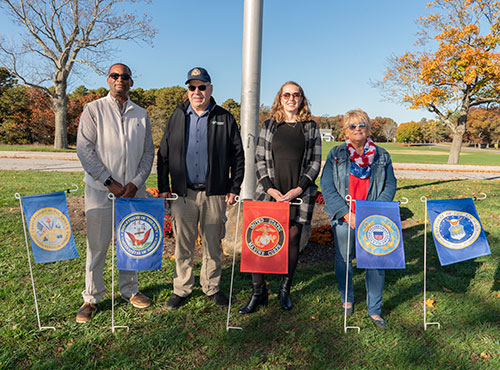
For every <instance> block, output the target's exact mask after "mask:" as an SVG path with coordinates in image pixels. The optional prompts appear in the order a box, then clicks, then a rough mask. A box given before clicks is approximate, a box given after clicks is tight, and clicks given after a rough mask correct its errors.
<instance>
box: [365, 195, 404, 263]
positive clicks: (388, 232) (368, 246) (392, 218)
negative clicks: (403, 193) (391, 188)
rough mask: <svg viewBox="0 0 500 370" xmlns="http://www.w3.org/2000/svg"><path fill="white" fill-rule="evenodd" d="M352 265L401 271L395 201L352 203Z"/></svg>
mask: <svg viewBox="0 0 500 370" xmlns="http://www.w3.org/2000/svg"><path fill="white" fill-rule="evenodd" d="M356 264H357V267H358V268H363V269H404V268H405V252H404V247H403V234H402V232H401V215H400V213H399V203H398V202H382V201H369V200H357V201H356Z"/></svg>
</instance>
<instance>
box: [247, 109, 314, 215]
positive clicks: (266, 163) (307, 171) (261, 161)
mask: <svg viewBox="0 0 500 370" xmlns="http://www.w3.org/2000/svg"><path fill="white" fill-rule="evenodd" d="M301 125H302V132H303V133H304V137H305V141H306V142H305V148H304V157H303V159H302V166H301V169H300V176H302V175H304V176H306V177H308V178H309V179H310V180H311V183H310V185H309V186H308V187H307V188H306V189H305V190H304V191H303V193H302V194H301V195H300V196H299V197H300V198H302V201H303V203H302V204H301V205H300V206H299V211H298V212H297V215H296V217H295V221H296V222H297V223H301V224H309V223H311V218H312V214H313V210H314V204H315V201H316V193H317V190H318V187H317V186H316V184H315V183H314V181H315V180H316V177H318V174H319V171H320V168H321V136H320V133H319V127H318V125H317V124H316V122H314V121H309V122H302V123H301ZM277 127H278V124H277V123H276V122H274V121H272V120H270V119H268V120H266V121H264V124H263V125H262V129H261V130H260V135H259V139H258V141H257V147H256V148H255V164H256V173H257V189H256V191H255V199H256V200H263V201H274V199H273V198H272V197H271V196H270V195H269V194H267V193H266V192H265V191H264V187H263V186H262V184H261V180H262V179H263V178H265V177H266V176H268V177H269V178H270V179H271V181H272V182H273V183H274V160H273V151H272V147H271V145H272V142H273V135H274V133H275V132H276V129H277ZM299 178H300V177H299Z"/></svg>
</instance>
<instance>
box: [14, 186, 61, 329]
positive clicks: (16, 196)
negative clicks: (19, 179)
mask: <svg viewBox="0 0 500 370" xmlns="http://www.w3.org/2000/svg"><path fill="white" fill-rule="evenodd" d="M14 197H15V198H16V199H19V208H20V209H21V219H22V222H23V230H24V240H25V241H26V253H27V254H28V265H29V268H30V276H31V286H32V287H33V297H34V298H35V310H36V319H37V322H38V329H39V330H44V329H52V330H56V328H55V327H53V326H42V325H41V324H40V312H39V311H38V300H37V299H36V289H35V279H34V278H33V268H32V267H31V257H30V248H29V245H28V234H27V233H26V224H25V223H24V210H23V202H22V200H21V195H20V194H19V193H15V194H14Z"/></svg>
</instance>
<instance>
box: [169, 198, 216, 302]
mask: <svg viewBox="0 0 500 370" xmlns="http://www.w3.org/2000/svg"><path fill="white" fill-rule="evenodd" d="M224 198H225V196H224V195H211V196H207V195H206V193H205V192H204V191H195V190H191V189H188V191H187V196H186V197H182V198H179V199H178V200H176V201H173V202H172V218H173V221H174V222H173V225H174V232H175V273H174V293H175V294H177V295H178V296H181V297H186V296H188V295H189V294H191V292H192V291H193V285H194V274H193V252H194V248H195V243H196V239H197V237H198V225H199V226H200V236H201V240H202V253H203V259H202V265H201V272H200V285H201V287H202V289H203V293H205V294H206V295H212V294H215V293H217V292H218V291H219V283H220V279H221V274H222V256H221V254H222V248H221V240H222V238H223V237H224V234H225V222H226V202H225V199H224Z"/></svg>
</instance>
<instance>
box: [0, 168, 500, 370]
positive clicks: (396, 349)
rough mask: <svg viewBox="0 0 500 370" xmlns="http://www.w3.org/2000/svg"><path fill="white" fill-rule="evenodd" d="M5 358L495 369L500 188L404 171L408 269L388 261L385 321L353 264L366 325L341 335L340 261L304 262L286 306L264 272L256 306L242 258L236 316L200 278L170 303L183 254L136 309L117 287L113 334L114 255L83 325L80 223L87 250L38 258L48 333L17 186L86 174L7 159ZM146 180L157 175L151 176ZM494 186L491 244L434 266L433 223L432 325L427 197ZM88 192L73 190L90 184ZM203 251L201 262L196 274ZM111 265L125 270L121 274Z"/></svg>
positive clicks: (34, 189)
mask: <svg viewBox="0 0 500 370" xmlns="http://www.w3.org/2000/svg"><path fill="white" fill-rule="evenodd" d="M0 178H1V181H0V217H1V220H2V222H1V226H0V227H1V235H2V248H1V249H0V299H1V301H2V305H1V306H0V317H2V325H1V326H0V341H1V343H2V346H1V347H0V368H45V369H49V368H63V369H78V368H136V367H137V368H185V369H188V368H189V369H190V368H207V369H212V368H266V369H284V368H288V367H291V368H353V369H370V368H371V369H380V368H395V369H429V368H437V367H440V368H454V369H455V368H461V369H470V368H489V369H498V368H500V344H499V336H498V333H499V327H500V315H499V313H500V254H499V251H500V228H498V225H499V224H500V214H499V212H498V209H500V197H499V195H500V189H499V186H498V182H495V181H465V180H451V181H434V180H399V181H398V192H397V194H396V200H398V199H401V198H402V197H403V196H404V197H407V198H408V199H409V204H408V205H405V206H403V207H402V208H401V213H402V217H403V225H404V232H403V238H404V245H405V252H406V261H407V267H406V269H404V270H387V272H386V287H385V289H384V304H383V315H384V317H385V318H386V320H387V322H388V325H389V329H388V330H386V331H382V330H378V329H376V328H375V327H374V326H373V324H372V323H371V322H370V320H369V319H368V316H367V312H366V305H365V303H364V300H365V288H364V273H363V271H362V270H357V269H356V268H355V269H354V291H355V298H356V306H355V312H354V315H352V316H350V317H349V318H348V325H358V326H360V327H361V332H360V334H357V333H356V332H355V331H352V332H349V333H348V334H344V333H343V315H342V311H341V309H340V297H339V296H338V293H337V288H336V281H335V274H334V272H333V261H324V262H320V263H301V264H299V266H298V268H297V274H296V278H295V282H294V286H293V287H292V295H291V297H292V300H293V303H294V305H295V306H294V308H293V309H292V311H290V312H283V311H282V310H281V309H280V306H279V303H278V299H277V295H276V293H277V288H278V284H279V279H278V277H276V276H272V275H268V276H266V280H268V281H269V286H268V288H269V289H270V290H271V292H272V294H271V296H270V300H269V306H268V307H267V308H264V309H260V310H259V311H258V312H257V313H255V314H253V315H248V316H244V317H242V316H239V315H238V314H237V312H236V310H237V308H238V307H239V306H240V305H241V304H244V303H246V301H247V299H248V297H249V294H250V290H251V289H250V286H251V284H250V281H251V280H250V276H249V274H243V273H239V272H238V271H239V268H238V267H239V266H237V267H236V273H235V281H234V294H235V300H236V301H235V303H234V306H233V309H232V319H231V325H235V326H241V327H243V330H242V331H238V330H231V331H230V332H228V333H227V332H226V327H225V325H226V311H225V310H222V309H220V308H218V307H217V306H215V305H214V304H213V303H211V302H208V301H207V300H206V299H205V297H204V295H203V293H202V292H201V289H200V288H199V285H198V283H197V284H196V287H195V290H194V292H193V295H192V297H191V298H190V299H189V301H188V303H187V304H186V306H184V307H182V308H181V309H180V310H178V311H176V312H170V311H167V310H166V308H165V304H166V301H167V299H168V297H169V296H170V294H171V293H172V277H173V271H174V270H173V269H174V261H171V260H170V259H169V258H164V260H163V268H162V269H161V270H159V271H147V272H141V273H139V281H140V286H141V290H142V291H143V292H144V293H145V294H146V295H148V296H150V297H151V298H152V301H153V305H152V306H151V308H149V309H146V310H137V309H135V308H133V307H132V306H130V305H129V304H127V303H125V302H124V301H123V300H121V299H120V298H119V294H118V293H117V299H116V311H115V314H116V318H115V319H116V322H115V325H128V326H130V331H129V332H127V331H124V330H121V331H120V330H118V331H117V333H115V334H113V333H112V332H111V329H110V325H111V322H110V320H111V296H110V293H109V291H110V281H111V271H110V270H109V266H111V262H110V256H111V253H108V261H107V265H106V266H107V268H106V271H105V281H106V285H107V288H108V293H107V294H106V296H105V297H104V300H103V301H102V302H101V304H100V311H99V312H98V314H97V315H96V316H95V318H94V319H93V320H92V321H91V322H90V323H88V324H83V325H82V324H77V323H76V322H75V321H74V317H75V314H76V311H77V309H78V308H79V306H80V304H81V301H82V298H81V294H80V293H81V291H82V290H83V285H84V265H85V235H82V234H79V233H75V239H76V243H77V247H78V252H79V254H80V257H79V258H78V259H75V260H71V261H61V262H57V263H50V264H41V265H34V275H35V279H36V286H37V292H38V299H39V305H40V314H41V321H42V325H53V326H55V327H56V328H57V330H56V331H41V332H40V331H39V330H38V327H37V323H36V316H35V312H34V306H33V294H32V290H31V283H30V278H29V269H28V265H27V260H26V247H25V243H24V236H23V229H22V225H21V220H20V213H19V209H18V202H17V200H15V199H14V198H13V193H14V192H16V191H19V192H20V193H21V194H22V195H30V194H35V193H39V192H49V191H55V190H61V189H65V188H66V187H67V184H72V183H75V182H76V183H78V182H77V181H80V182H81V179H82V174H81V173H37V172H18V171H0ZM148 182H149V185H153V186H154V185H155V178H154V177H153V176H152V177H151V178H150V179H149V180H148ZM479 192H485V193H486V194H488V198H487V199H486V200H484V201H478V202H476V207H477V210H478V213H479V216H480V219H481V222H482V224H483V226H484V229H485V230H486V234H487V237H488V240H489V243H490V247H491V251H492V254H491V255H489V256H484V257H481V258H477V259H475V260H471V261H466V262H461V263H457V264H453V265H449V266H446V267H442V266H440V265H439V262H438V259H437V256H436V253H435V248H434V246H433V242H432V237H431V236H430V234H428V238H427V240H428V242H429V245H428V259H427V260H428V280H427V286H428V298H429V299H431V300H432V302H430V306H429V307H428V309H427V312H428V321H438V322H440V323H441V329H437V328H436V327H429V329H428V330H427V331H424V330H423V306H422V300H423V295H422V278H423V271H422V265H423V260H422V246H423V220H424V214H423V212H424V204H423V203H422V202H420V200H419V198H420V196H421V195H425V196H427V197H428V198H429V199H442V198H456V197H467V196H470V195H474V194H477V193H479ZM82 194H83V193H82V190H79V192H78V193H77V194H73V193H72V194H70V195H69V196H70V197H72V196H81V195H82ZM199 270H200V261H196V263H195V271H196V275H197V278H196V280H197V281H198V276H199ZM230 275H231V266H230V265H224V267H223V279H222V287H221V288H222V290H223V291H224V292H225V293H228V292H229V284H230ZM115 276H116V275H115Z"/></svg>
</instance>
